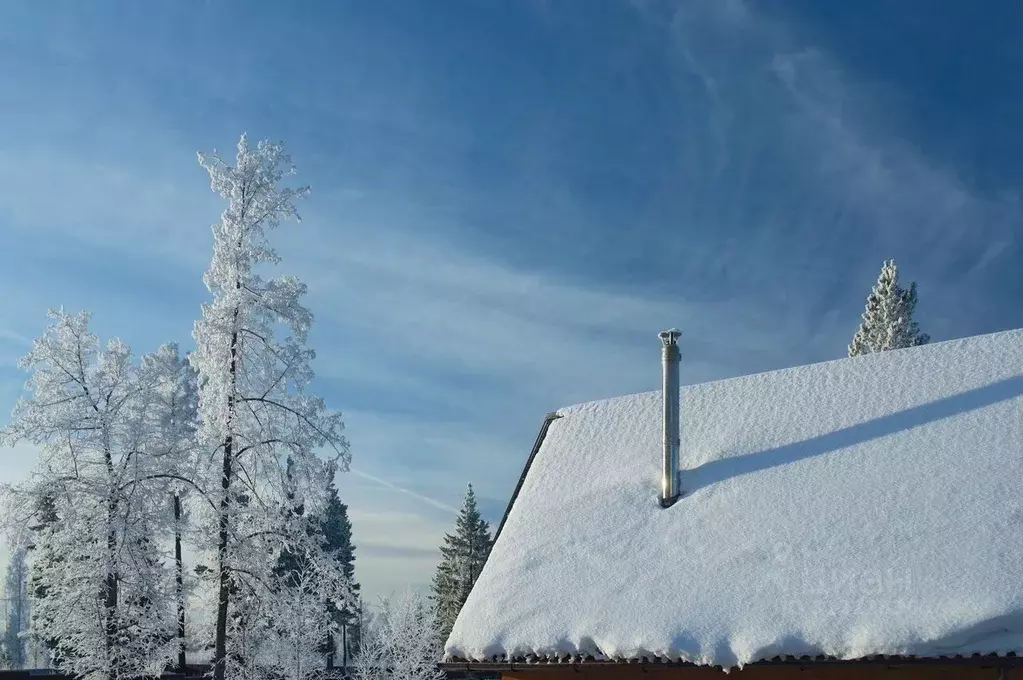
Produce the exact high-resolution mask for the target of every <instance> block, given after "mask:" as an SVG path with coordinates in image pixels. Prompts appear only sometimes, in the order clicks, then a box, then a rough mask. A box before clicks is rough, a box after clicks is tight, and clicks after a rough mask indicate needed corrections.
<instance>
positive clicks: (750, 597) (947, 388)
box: [445, 330, 1023, 667]
mask: <svg viewBox="0 0 1023 680" xmlns="http://www.w3.org/2000/svg"><path fill="white" fill-rule="evenodd" d="M656 366H657V363H656V360H655V361H654V362H653V366H652V372H653V376H656V375H657V370H658V369H657V368H654V367H656ZM682 375H683V379H684V375H685V359H684V346H683V363H682ZM653 379H656V377H653ZM681 403H682V437H681V461H682V465H681V467H682V489H683V493H684V496H683V497H682V498H681V499H680V500H679V501H678V502H677V503H675V505H673V506H672V507H670V508H667V509H664V508H661V507H660V505H659V503H658V491H659V482H660V473H661V470H660V460H661V444H660V413H661V409H660V393H659V392H649V393H645V394H637V395H632V396H627V397H621V398H617V399H610V400H607V401H599V402H593V403H588V404H582V405H579V406H573V407H570V408H566V409H562V410H560V411H559V414H560V415H561V416H562V417H561V418H558V419H556V420H554V421H553V422H552V423H551V424H550V428H549V431H548V432H547V435H546V438H545V439H544V441H543V444H542V445H541V447H540V448H539V450H538V452H537V454H536V456H535V459H534V460H533V461H532V463H531V466H530V467H529V470H528V473H527V474H526V476H525V479H524V481H523V483H522V487H521V490H520V491H519V494H518V496H517V499H516V500H515V502H514V504H513V506H512V507H511V509H510V512H509V514H508V516H507V518H506V523H505V525H504V528H503V531H502V532H501V535H500V537H499V539H498V541H497V543H496V545H495V546H494V548H493V551H492V553H491V555H490V558H489V560H488V561H487V564H486V567H485V568H484V570H483V573H482V574H481V575H480V577H479V580H478V582H477V583H476V585H475V587H474V588H473V590H472V593H471V594H470V595H469V598H468V601H467V602H466V603H465V606H464V608H463V609H462V611H461V614H460V615H459V617H458V621H457V622H456V623H455V626H454V630H453V631H452V633H451V637H450V638H449V639H448V642H447V645H446V650H445V651H446V654H447V657H448V658H449V659H467V660H473V661H489V660H493V659H495V657H496V658H506V659H517V658H521V657H529V656H530V655H535V656H537V657H540V658H543V657H553V656H559V657H562V656H566V655H581V656H584V657H585V656H588V655H593V656H595V657H596V658H598V659H599V658H641V657H644V656H646V657H660V658H662V659H664V658H668V659H681V660H685V661H691V662H696V663H701V664H712V665H721V666H724V667H730V666H735V665H739V666H741V665H744V664H746V663H750V662H753V661H757V660H760V659H767V658H772V657H775V656H779V655H780V656H785V655H795V656H800V655H811V656H822V655H823V656H834V657H837V658H840V659H855V658H861V657H864V656H870V655H877V654H886V655H917V656H940V655H955V654H973V653H981V654H991V653H996V654H1006V653H1009V652H1016V653H1020V652H1023V474H1021V473H1023V330H1016V331H1008V332H1003V333H995V334H992V335H984V336H978V337H972V338H966V339H964V340H956V341H952V342H944V343H940V344H933V345H926V346H922V347H914V348H910V349H904V350H897V351H891V352H884V353H880V354H871V355H867V356H862V357H857V358H854V359H842V360H839V361H831V362H827V363H821V364H814V365H810V366H800V367H797V368H791V369H786V370H781V371H774V372H771V373H763V374H759V375H752V376H747V377H742V378H736V379H732V380H723V381H719V382H713V383H706V384H702V385H693V386H689V387H683V388H682V395H681Z"/></svg>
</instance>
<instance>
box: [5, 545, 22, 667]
mask: <svg viewBox="0 0 1023 680" xmlns="http://www.w3.org/2000/svg"><path fill="white" fill-rule="evenodd" d="M4 592H5V594H6V597H7V631H6V633H5V634H4V640H3V641H4V652H5V653H6V655H7V662H8V667H9V668H12V669H21V668H24V667H25V662H26V660H27V654H26V653H25V642H26V641H25V639H24V638H23V637H21V634H22V633H25V632H27V630H28V562H27V560H26V551H25V548H18V549H17V550H15V551H14V553H13V554H12V555H11V561H10V563H8V565H7V587H6V589H5V591H4Z"/></svg>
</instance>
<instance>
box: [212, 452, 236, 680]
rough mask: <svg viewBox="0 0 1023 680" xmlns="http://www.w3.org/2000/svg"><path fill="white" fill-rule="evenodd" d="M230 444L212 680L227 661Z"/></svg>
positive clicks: (219, 679)
mask: <svg viewBox="0 0 1023 680" xmlns="http://www.w3.org/2000/svg"><path fill="white" fill-rule="evenodd" d="M232 443H233V442H232V439H231V437H230V436H228V437H227V439H226V440H224V465H223V477H221V480H220V486H221V489H222V490H223V493H224V495H223V497H222V498H221V499H220V534H219V536H218V541H217V570H218V576H217V580H218V590H217V595H218V596H217V630H216V641H215V643H214V650H213V680H224V677H225V671H226V667H225V663H226V661H227V608H228V603H229V599H230V592H229V591H230V585H231V575H230V573H229V569H228V566H227V541H228V536H229V531H228V530H229V528H230V527H229V523H228V522H229V520H228V510H229V509H230V490H231V453H232V450H231V449H232Z"/></svg>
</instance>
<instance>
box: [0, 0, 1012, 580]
mask: <svg viewBox="0 0 1023 680" xmlns="http://www.w3.org/2000/svg"><path fill="white" fill-rule="evenodd" d="M1021 31H1023V9H1021V8H1020V5H1019V4H1018V3H1016V2H1014V1H1013V0H990V1H989V2H986V3H983V4H978V3H973V4H970V3H964V2H959V3H951V2H941V3H936V2H929V1H928V2H925V1H924V0H915V1H913V2H905V3H898V6H895V5H894V4H892V3H887V2H882V1H881V0H869V1H863V2H857V3H819V2H813V1H812V0H785V1H782V0H760V1H757V2H753V1H752V0H746V1H742V0H693V1H691V2H678V3H675V2H666V1H661V0H631V1H630V0H601V1H600V2H584V1H583V0H578V1H574V2H554V1H553V0H546V1H545V0H521V1H519V2H499V1H497V0H472V1H469V0H447V1H446V2H443V3H430V2H411V1H407V2H398V1H396V0H395V1H389V0H385V1H381V0H346V1H344V2H307V3H294V4H292V3H268V2H266V3H264V2H245V3H243V2H228V1H226V0H205V1H199V0H195V1H190V2H181V3H170V2H165V3H131V2H107V1H100V0H97V1H95V2H90V3H80V2H70V1H68V2H50V3H38V2H32V1H30V0H25V1H22V2H16V1H14V0H11V1H9V2H5V3H3V5H2V7H0V65H2V67H0V186H2V187H3V190H2V191H0V290H2V291H3V296H2V298H0V299H2V302H0V409H7V408H9V407H10V406H13V403H14V400H15V398H16V396H17V394H18V392H19V390H20V386H21V384H22V382H23V380H24V378H25V376H24V375H23V374H21V373H20V372H18V371H17V369H16V366H15V362H16V359H17V357H18V356H20V355H21V354H23V353H24V352H25V350H26V348H27V345H26V342H27V339H29V338H32V337H35V336H36V335H38V334H39V332H40V331H41V330H42V328H43V326H44V324H45V323H46V318H45V311H46V309H47V308H48V307H52V306H59V305H63V306H64V307H65V308H66V309H79V308H86V309H90V310H92V311H93V312H94V314H95V317H94V323H95V329H96V330H97V331H98V332H99V333H100V334H101V335H102V336H103V337H109V336H111V335H118V336H120V337H122V338H124V339H125V340H126V341H128V342H129V343H130V344H131V345H132V346H133V347H134V348H135V349H136V351H137V352H145V351H150V350H152V349H153V348H155V347H156V346H157V345H158V344H160V343H161V342H164V341H170V340H175V341H178V342H180V343H182V344H183V345H185V346H187V345H189V344H190V343H191V339H190V334H191V327H192V323H193V321H194V319H195V318H196V316H197V315H198V313H199V306H200V305H201V303H202V302H203V301H204V300H206V299H207V293H206V291H205V289H204V287H203V285H202V280H201V277H202V272H203V270H204V269H205V266H206V264H207V262H208V259H209V256H210V241H211V236H210V230H209V225H210V224H211V223H212V222H214V221H216V220H217V218H218V215H219V213H220V210H221V209H222V206H221V204H220V202H219V200H218V198H217V197H216V196H215V195H213V194H212V193H211V192H210V191H209V186H208V180H207V178H206V176H205V173H204V172H203V171H202V169H201V168H200V167H199V166H198V164H197V163H196V160H195V152H196V151H197V150H211V149H213V148H217V149H221V150H224V151H228V152H229V151H230V150H231V149H232V148H233V145H234V143H235V142H236V140H237V137H238V135H239V134H240V133H241V132H242V131H247V132H248V133H249V134H250V135H251V136H253V137H257V138H262V137H272V138H274V139H283V140H285V141H286V143H287V144H288V146H289V148H290V150H291V153H292V155H293V157H294V159H295V161H296V163H297V165H298V168H299V177H298V179H299V180H300V181H302V182H303V183H308V184H310V185H311V186H312V189H313V193H312V196H311V197H310V199H309V200H308V201H306V203H305V205H304V206H302V213H303V216H304V218H305V219H304V221H303V222H302V224H300V225H297V226H296V225H291V224H289V225H285V226H284V227H282V228H281V229H280V230H279V231H278V232H277V233H276V236H275V242H276V244H277V245H278V246H279V250H280V251H281V254H282V256H283V258H284V260H283V264H282V266H281V271H283V272H286V273H292V274H296V275H298V276H300V277H302V278H303V279H304V280H305V281H306V282H307V283H308V284H309V289H310V294H309V299H308V302H309V305H310V306H311V307H312V309H313V311H314V313H315V314H316V317H317V322H316V325H315V328H314V330H313V332H312V334H311V336H310V343H311V345H312V346H313V347H314V348H315V349H316V350H317V352H318V358H317V361H316V363H315V368H316V369H317V373H318V376H319V377H318V379H317V382H316V387H317V389H318V390H319V392H320V393H322V394H323V395H324V396H325V397H326V399H327V400H328V403H329V404H330V405H331V406H332V407H335V408H338V409H340V410H342V411H343V412H344V413H345V416H346V422H347V425H348V430H349V436H350V439H351V441H352V445H353V456H354V464H353V472H352V473H350V474H347V475H345V476H344V478H343V479H342V480H341V483H340V485H341V490H342V493H343V495H344V497H345V500H346V501H348V502H349V504H350V507H351V513H352V517H353V521H354V524H355V538H356V542H357V545H358V560H357V564H358V576H359V578H360V580H361V581H362V582H363V584H364V587H365V589H366V590H367V591H368V592H369V594H371V595H375V594H379V593H386V592H388V591H390V590H392V589H394V588H397V587H400V586H402V585H403V584H404V583H407V582H411V583H414V584H420V585H422V584H425V583H426V582H428V580H429V578H430V576H431V574H432V569H433V567H434V565H435V564H436V560H437V557H438V555H437V552H436V546H437V545H438V544H439V542H440V540H441V536H442V534H443V532H444V531H445V530H447V529H448V528H449V527H450V525H451V523H452V521H453V515H452V512H453V510H452V508H453V507H455V506H458V505H459V504H460V502H461V497H462V494H463V492H464V487H465V484H466V483H467V482H470V481H471V482H473V484H474V485H475V486H476V488H477V491H478V493H479V495H480V497H481V499H482V502H483V506H484V510H485V512H486V514H487V515H488V516H489V518H490V519H491V520H493V521H495V522H496V521H498V520H499V519H500V515H501V512H502V511H503V508H504V505H505V503H506V501H507V498H508V496H509V494H510V492H511V489H512V488H513V486H514V484H515V481H516V478H517V476H518V474H519V471H520V470H521V466H522V464H523V462H524V461H525V458H526V456H527V454H528V451H529V447H530V445H531V443H532V441H533V438H534V437H535V434H536V430H537V429H538V427H539V425H540V422H541V419H542V417H543V415H544V414H545V413H546V412H547V411H550V410H552V409H554V408H556V407H558V406H563V405H567V404H571V403H575V402H579V401H587V400H591V399H599V398H603V397H608V396H612V395H616V394H622V393H628V392H636V391H642V390H649V389H656V387H657V385H658V374H659V354H658V352H659V349H658V347H659V345H658V341H657V339H656V333H657V331H659V330H661V329H662V328H665V327H670V326H677V327H679V328H681V329H682V331H683V343H682V349H683V357H684V364H683V369H682V370H683V380H684V381H685V382H698V381H704V380H710V379H717V378H724V377H729V376H734V375H741V374H746V373H751V372H756V371H763V370H770V369H775V368H780V367H784V366H791V365H796V364H801V363H807V362H813V361H820V360H826V359H832V358H836V357H840V356H843V355H844V352H845V347H846V344H847V343H848V341H849V339H850V338H851V336H852V333H853V331H854V330H855V327H856V324H857V322H858V316H859V313H860V311H861V309H862V305H863V301H864V298H865V296H866V294H867V293H868V292H869V288H870V286H871V284H872V283H873V281H874V279H875V277H876V275H877V270H878V269H879V267H880V263H881V261H882V260H883V259H885V258H889V257H894V258H896V259H897V260H898V262H899V264H900V266H901V270H902V273H903V276H904V277H906V279H907V280H909V279H913V280H916V281H917V282H918V284H919V286H920V305H919V309H918V320H919V321H920V323H921V326H922V327H923V330H925V331H926V332H928V333H930V334H931V335H932V337H933V338H934V340H945V339H950V338H956V337H961V336H966V335H973V334H977V333H986V332H992V331H997V330H1004V329H1009V328H1017V327H1020V326H1023V307H1021V305H1020V304H1019V301H1020V299H1021V297H1023V277H1021V276H1020V275H1019V272H1020V266H1021V264H1023V245H1021V239H1020V233H1021V230H1020V217H1021V214H1020V211H1021V208H1020V204H1019V198H1018V194H1017V192H1018V189H1017V188H1018V187H1019V186H1020V182H1021V180H1023V161H1021V158H1023V127H1021V126H1020V125H1019V121H1020V120H1023V89H1021V85H1020V83H1019V78H1018V74H1019V73H1021V72H1023V47H1021V46H1020V45H1021V44H1020V42H1019V40H1018V36H1019V35H1020V33H1021ZM0 455H3V456H4V459H3V460H4V463H3V466H4V467H3V470H4V473H3V474H4V475H6V476H7V477H8V478H16V477H18V476H19V475H23V474H24V473H25V470H27V469H28V467H30V466H31V463H32V458H33V455H34V454H33V451H32V450H31V447H27V446H19V447H18V448H17V449H15V450H13V451H9V452H8V451H5V452H0ZM566 483H570V480H566Z"/></svg>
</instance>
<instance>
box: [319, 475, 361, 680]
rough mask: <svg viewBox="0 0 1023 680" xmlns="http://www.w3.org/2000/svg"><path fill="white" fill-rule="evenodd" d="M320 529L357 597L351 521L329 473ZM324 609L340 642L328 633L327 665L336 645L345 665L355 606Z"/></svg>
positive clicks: (355, 636)
mask: <svg viewBox="0 0 1023 680" xmlns="http://www.w3.org/2000/svg"><path fill="white" fill-rule="evenodd" d="M320 531H321V534H322V537H323V548H324V550H325V551H326V552H327V553H328V554H329V555H331V556H332V557H333V559H334V561H335V562H336V563H337V565H338V568H340V569H341V571H342V573H343V574H344V576H345V578H346V579H347V580H348V582H349V583H351V589H352V595H353V598H354V599H357V598H358V595H359V584H358V583H357V582H356V581H355V546H354V545H353V544H352V522H351V520H349V519H348V506H347V505H345V504H344V503H342V502H341V499H340V498H339V497H338V495H337V487H336V486H334V476H333V475H331V476H330V481H329V482H328V484H327V507H326V510H325V511H324V514H323V520H322V522H320ZM327 611H328V614H329V616H330V617H331V618H332V619H334V620H335V621H336V622H337V624H338V625H339V626H340V627H341V631H342V639H341V640H340V645H338V644H337V642H336V641H335V640H334V636H333V635H328V636H327V640H326V654H327V668H328V669H331V668H333V667H334V655H335V649H338V650H339V652H340V654H341V664H342V666H345V665H347V663H348V660H349V659H350V658H351V655H352V653H354V652H355V651H357V649H358V644H359V637H360V634H361V630H360V626H359V619H358V612H356V611H355V607H354V606H346V607H343V608H341V609H338V608H337V607H334V606H333V605H332V604H329V605H328V610H327Z"/></svg>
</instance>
